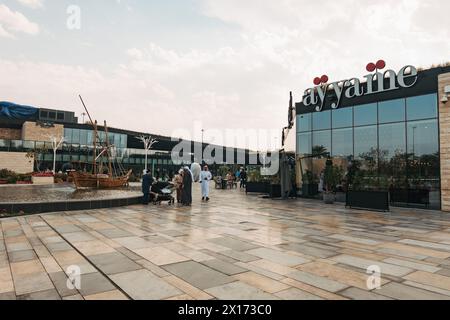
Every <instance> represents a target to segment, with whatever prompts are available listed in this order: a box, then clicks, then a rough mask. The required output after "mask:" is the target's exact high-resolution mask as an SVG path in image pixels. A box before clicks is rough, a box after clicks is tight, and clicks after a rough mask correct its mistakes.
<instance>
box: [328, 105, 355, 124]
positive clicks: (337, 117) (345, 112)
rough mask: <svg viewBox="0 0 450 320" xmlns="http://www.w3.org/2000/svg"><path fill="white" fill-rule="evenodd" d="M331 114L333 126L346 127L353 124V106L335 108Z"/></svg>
mask: <svg viewBox="0 0 450 320" xmlns="http://www.w3.org/2000/svg"><path fill="white" fill-rule="evenodd" d="M332 115H333V117H332V118H333V128H346V127H351V126H352V125H353V108H342V109H336V110H334V111H333V113H332Z"/></svg>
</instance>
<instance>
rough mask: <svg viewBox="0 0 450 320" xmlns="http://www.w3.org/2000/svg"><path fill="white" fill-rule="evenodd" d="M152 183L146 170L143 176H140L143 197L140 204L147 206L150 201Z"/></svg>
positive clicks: (151, 178)
mask: <svg viewBox="0 0 450 320" xmlns="http://www.w3.org/2000/svg"><path fill="white" fill-rule="evenodd" d="M152 183H153V177H152V176H151V175H150V174H149V173H148V171H147V170H144V175H143V176H142V193H143V194H144V197H143V198H142V203H143V204H145V205H148V203H149V201H150V187H151V186H152Z"/></svg>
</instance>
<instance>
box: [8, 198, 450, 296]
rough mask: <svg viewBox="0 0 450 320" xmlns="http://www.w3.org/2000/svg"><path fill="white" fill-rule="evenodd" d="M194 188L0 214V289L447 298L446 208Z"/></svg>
mask: <svg viewBox="0 0 450 320" xmlns="http://www.w3.org/2000/svg"><path fill="white" fill-rule="evenodd" d="M198 199H199V195H198V190H196V193H195V194H194V201H195V203H194V205H193V207H192V208H183V207H169V206H167V205H162V206H160V207H158V206H153V205H151V206H149V207H144V206H140V205H138V206H133V207H127V208H117V209H112V210H109V209H108V210H92V211H82V212H67V213H65V212H62V213H53V214H44V215H35V216H28V217H18V218H7V219H3V220H0V224H1V229H0V299H61V298H62V299H86V300H100V299H202V300H203V299H450V214H446V213H439V212H429V211H421V210H408V209H393V212H391V213H390V214H384V213H374V212H366V211H357V210H347V209H345V208H344V207H343V206H342V205H339V204H338V205H331V206H329V205H324V204H322V203H321V202H320V201H308V200H289V201H279V200H267V199H261V198H260V197H258V196H255V195H249V196H245V194H244V193H243V192H240V191H239V190H237V191H236V190H233V191H224V190H220V191H216V190H213V191H212V199H213V200H212V201H211V202H210V203H208V204H201V203H200V202H199V201H198ZM72 265H77V266H79V267H80V268H81V271H82V276H81V288H80V290H76V289H73V290H70V289H68V287H67V276H66V274H65V270H67V267H69V266H72ZM370 265H378V266H379V267H380V268H381V272H382V288H381V289H378V290H372V291H369V290H368V289H367V285H366V281H367V277H368V274H366V268H367V267H368V266H370Z"/></svg>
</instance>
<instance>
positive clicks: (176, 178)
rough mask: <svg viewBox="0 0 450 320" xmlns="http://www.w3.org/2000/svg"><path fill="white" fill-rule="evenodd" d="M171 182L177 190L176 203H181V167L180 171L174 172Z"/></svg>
mask: <svg viewBox="0 0 450 320" xmlns="http://www.w3.org/2000/svg"><path fill="white" fill-rule="evenodd" d="M172 183H173V186H174V187H175V190H176V191H177V203H181V191H182V189H183V169H180V171H179V172H178V173H177V174H175V176H174V177H173V180H172Z"/></svg>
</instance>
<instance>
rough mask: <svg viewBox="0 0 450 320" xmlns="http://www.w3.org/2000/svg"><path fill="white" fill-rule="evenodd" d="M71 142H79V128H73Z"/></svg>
mask: <svg viewBox="0 0 450 320" xmlns="http://www.w3.org/2000/svg"><path fill="white" fill-rule="evenodd" d="M71 143H76V144H79V143H80V129H73V131H72V142H71Z"/></svg>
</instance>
